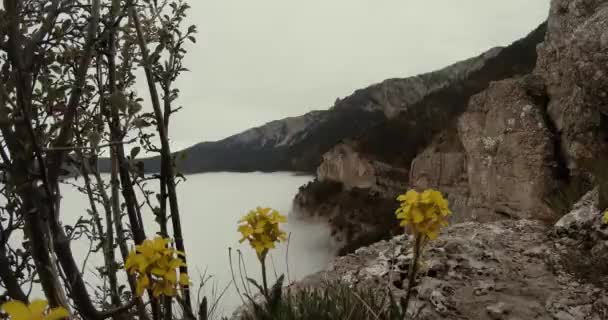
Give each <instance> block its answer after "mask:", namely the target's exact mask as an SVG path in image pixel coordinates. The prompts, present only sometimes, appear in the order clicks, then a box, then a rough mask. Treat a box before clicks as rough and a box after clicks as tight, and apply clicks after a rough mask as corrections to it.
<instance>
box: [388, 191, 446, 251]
mask: <svg viewBox="0 0 608 320" xmlns="http://www.w3.org/2000/svg"><path fill="white" fill-rule="evenodd" d="M397 200H398V201H400V202H401V205H400V207H399V209H397V211H396V212H395V214H396V215H397V219H399V220H400V221H401V226H403V227H406V226H407V227H409V228H410V230H411V232H412V233H413V234H414V235H419V234H421V235H424V236H426V237H427V238H428V239H429V240H433V239H435V238H437V236H439V230H440V229H441V227H444V226H447V225H448V217H449V216H450V215H451V214H452V212H451V211H450V209H449V208H448V201H447V200H446V199H445V198H443V195H442V194H441V192H439V191H436V190H432V189H431V190H425V191H424V192H422V193H418V192H416V191H414V190H410V191H408V192H406V193H405V194H402V195H400V196H399V197H397Z"/></svg>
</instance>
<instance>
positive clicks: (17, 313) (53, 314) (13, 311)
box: [2, 300, 70, 320]
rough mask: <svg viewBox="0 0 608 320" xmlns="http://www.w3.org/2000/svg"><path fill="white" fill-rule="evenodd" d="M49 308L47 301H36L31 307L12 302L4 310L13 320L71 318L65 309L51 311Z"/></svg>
mask: <svg viewBox="0 0 608 320" xmlns="http://www.w3.org/2000/svg"><path fill="white" fill-rule="evenodd" d="M48 306H49V303H48V302H47V301H45V300H34V301H32V303H31V304H30V305H27V304H25V303H23V302H21V301H17V300H12V301H9V302H6V303H5V304H3V305H2V310H3V311H4V312H6V313H7V314H8V315H9V317H10V319H11V320H60V319H65V318H67V317H69V316H70V313H69V312H68V310H66V309H65V308H63V307H57V308H53V309H49V308H48Z"/></svg>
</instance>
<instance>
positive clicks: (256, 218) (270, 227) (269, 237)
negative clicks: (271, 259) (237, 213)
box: [237, 207, 287, 258]
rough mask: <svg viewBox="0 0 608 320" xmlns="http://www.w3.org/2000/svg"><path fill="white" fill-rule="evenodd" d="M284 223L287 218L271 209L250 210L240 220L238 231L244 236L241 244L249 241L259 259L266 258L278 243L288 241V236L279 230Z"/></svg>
mask: <svg viewBox="0 0 608 320" xmlns="http://www.w3.org/2000/svg"><path fill="white" fill-rule="evenodd" d="M284 222H287V218H286V217H285V216H283V215H281V214H280V213H279V212H278V211H276V210H273V209H271V208H260V207H257V208H256V209H255V210H250V211H249V213H248V214H247V215H245V216H244V217H243V218H242V219H240V220H239V224H240V225H239V227H238V229H237V230H238V232H240V233H241V235H242V238H241V239H240V240H239V242H244V241H248V242H249V245H250V246H251V247H252V248H253V249H255V251H256V253H257V255H258V257H260V258H261V257H264V256H265V255H266V253H268V250H270V249H273V248H274V247H275V244H276V243H278V242H281V241H285V240H287V234H286V233H285V232H283V231H282V230H281V229H280V228H279V225H280V224H281V223H284Z"/></svg>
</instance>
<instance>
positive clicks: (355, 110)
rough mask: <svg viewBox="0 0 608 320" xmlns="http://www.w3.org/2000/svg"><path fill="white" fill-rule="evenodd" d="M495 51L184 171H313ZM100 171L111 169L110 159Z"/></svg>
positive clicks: (208, 148)
mask: <svg viewBox="0 0 608 320" xmlns="http://www.w3.org/2000/svg"><path fill="white" fill-rule="evenodd" d="M504 49H505V48H504V47H496V48H492V49H490V50H488V51H486V52H484V53H482V54H481V55H479V56H476V57H473V58H470V59H467V60H464V61H460V62H457V63H455V64H452V65H450V66H448V67H445V68H443V69H440V70H437V71H434V72H429V73H425V74H421V75H417V76H413V77H408V78H403V79H399V78H395V79H388V80H385V81H383V82H380V83H377V84H374V85H371V86H369V87H367V88H364V89H359V90H356V91H355V92H354V93H353V94H351V95H350V96H347V97H345V98H343V99H337V100H336V102H335V103H334V105H333V106H332V107H331V108H330V109H328V110H318V111H311V112H308V113H306V114H304V115H302V116H297V117H289V118H285V119H281V120H275V121H271V122H269V123H266V124H264V125H262V126H259V127H255V128H252V129H248V130H245V131H243V132H241V133H238V134H235V135H233V136H230V137H228V138H226V139H222V140H219V141H215V142H202V143H199V144H196V145H193V146H191V147H189V148H186V149H184V150H182V151H179V152H176V157H175V158H176V162H177V166H178V167H179V169H180V170H181V172H183V173H186V174H189V173H199V172H216V171H234V172H250V171H266V172H270V171H301V172H308V173H312V172H315V170H316V168H317V167H318V165H319V164H320V162H321V160H322V155H323V154H324V153H325V152H327V151H329V150H330V149H331V148H333V147H334V146H336V145H337V144H339V143H340V142H343V141H346V140H350V139H356V138H357V137H360V136H362V135H363V134H366V133H367V132H368V131H370V130H372V129H373V128H375V127H377V126H378V125H381V124H383V123H385V122H387V120H390V119H393V118H395V117H397V116H398V115H399V114H401V113H403V112H404V111H407V109H408V107H410V106H412V105H414V104H416V103H419V102H421V101H423V100H424V98H425V97H427V96H429V95H430V94H432V93H435V92H440V91H441V90H443V89H445V88H447V87H449V86H452V85H454V84H456V83H460V82H463V81H464V82H466V79H467V77H469V76H470V75H471V74H473V73H475V72H478V71H479V70H482V69H483V68H484V67H486V65H487V64H488V63H489V62H492V61H493V60H495V59H496V58H497V57H499V56H500V54H501V53H502V52H503V51H504ZM141 161H142V162H143V164H144V169H145V171H146V172H158V171H159V169H160V167H159V165H160V161H159V158H157V157H154V158H146V159H141ZM100 169H101V170H102V171H107V170H108V169H109V165H108V162H107V161H101V163H100Z"/></svg>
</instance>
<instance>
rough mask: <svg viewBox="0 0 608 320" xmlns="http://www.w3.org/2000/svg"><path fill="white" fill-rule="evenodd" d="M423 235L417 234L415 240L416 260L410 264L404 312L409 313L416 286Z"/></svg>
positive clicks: (403, 305)
mask: <svg viewBox="0 0 608 320" xmlns="http://www.w3.org/2000/svg"><path fill="white" fill-rule="evenodd" d="M422 237H423V236H422V235H421V234H418V235H416V240H415V241H414V261H412V263H411V264H410V269H409V274H408V284H407V294H406V296H405V301H403V303H402V305H401V307H402V308H403V314H407V309H408V306H409V303H410V298H411V295H412V289H413V288H414V284H415V281H416V273H417V272H418V260H419V259H420V249H421V244H422Z"/></svg>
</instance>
